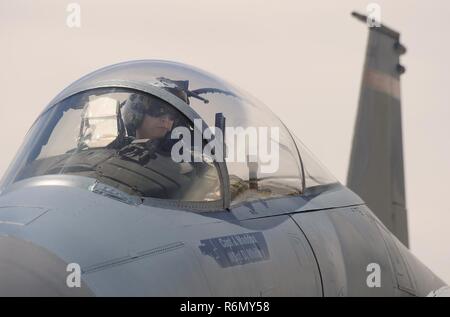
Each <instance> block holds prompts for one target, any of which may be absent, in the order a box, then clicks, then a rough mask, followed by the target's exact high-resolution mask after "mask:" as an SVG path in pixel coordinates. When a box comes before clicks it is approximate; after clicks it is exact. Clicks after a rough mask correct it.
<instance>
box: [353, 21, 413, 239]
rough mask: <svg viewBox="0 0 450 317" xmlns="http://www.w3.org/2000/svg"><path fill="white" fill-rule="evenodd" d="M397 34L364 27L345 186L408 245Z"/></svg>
mask: <svg viewBox="0 0 450 317" xmlns="http://www.w3.org/2000/svg"><path fill="white" fill-rule="evenodd" d="M356 17H357V18H359V19H363V18H364V17H363V16H361V15H356ZM363 20H364V19H363ZM364 21H365V20H364ZM399 38H400V35H399V34H398V33H397V32H395V31H393V30H391V29H389V28H387V27H386V26H382V27H381V28H377V27H372V28H370V29H369V40H368V43H367V52H366V61H365V64H364V72H363V79H362V84H361V94H360V98H359V105H358V114H357V119H356V124H355V130H354V137H353V147H352V152H351V158H350V165H349V170H348V178H347V184H348V187H349V188H350V189H351V190H353V191H354V192H355V193H357V194H358V195H359V196H360V197H361V198H362V199H363V200H364V201H365V202H366V203H367V205H368V206H369V207H370V208H371V209H372V210H373V212H374V213H375V214H376V215H377V216H378V218H380V220H381V221H382V222H383V223H384V224H385V225H386V226H387V227H388V228H389V230H390V231H391V232H393V233H394V234H395V235H396V236H397V238H399V240H400V241H402V243H403V244H404V245H406V246H408V227H407V215H406V198H405V183H404V167H403V141H402V120H401V118H402V117H401V104H400V75H401V72H399V66H398V65H399V55H400V54H402V53H404V52H405V49H404V48H403V46H402V45H401V44H400V43H399Z"/></svg>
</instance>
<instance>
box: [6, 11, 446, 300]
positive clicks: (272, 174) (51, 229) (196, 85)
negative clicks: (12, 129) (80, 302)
mask: <svg viewBox="0 0 450 317" xmlns="http://www.w3.org/2000/svg"><path fill="white" fill-rule="evenodd" d="M355 16H356V17H358V18H359V19H362V20H364V21H365V19H366V17H364V16H361V15H358V14H355ZM399 38H400V35H399V33H397V32H396V31H393V30H392V29H390V28H388V27H386V26H380V27H373V28H370V29H369V41H368V46H367V53H366V62H365V66H364V75H363V80H362V87H361V97H360V101H359V108H358V116H357V122H356V126H355V135H354V141H353V149H352V154H351V162H350V168H349V178H348V187H346V186H345V185H343V184H341V183H339V182H338V181H337V180H336V179H335V178H334V177H333V176H332V175H331V174H330V173H329V172H328V171H327V170H326V169H325V168H324V167H323V166H322V165H321V164H320V163H319V162H318V160H317V159H316V158H315V157H314V156H313V155H312V154H311V153H310V152H309V151H308V150H307V149H306V147H305V146H304V145H303V144H302V143H301V142H300V140H299V139H298V138H297V137H295V136H294V134H293V133H292V132H291V131H290V130H289V129H288V128H287V127H286V126H285V125H284V124H283V123H282V122H281V121H280V120H279V119H278V118H277V116H276V115H275V114H274V113H273V112H271V111H270V110H269V108H267V107H265V106H264V105H263V104H262V103H260V102H259V101H257V100H256V99H255V98H253V97H251V96H250V95H249V94H247V93H245V92H243V91H242V90H240V89H238V88H236V87H235V86H233V85H231V84H229V83H227V82H225V81H224V80H222V79H219V78H217V77H216V76H213V75H211V74H209V73H207V72H205V71H203V70H200V69H197V68H194V67H191V66H188V65H184V64H180V63H174V62H168V61H160V60H140V61H131V62H124V63H120V64H116V65H112V66H108V67H105V68H102V69H100V70H97V71H94V72H93V73H90V74H88V75H86V76H84V77H82V78H81V79H79V80H78V81H76V82H74V83H73V84H71V85H70V86H69V87H67V88H66V89H64V90H63V91H62V92H61V93H60V94H58V95H57V96H56V97H55V98H54V99H53V100H52V101H51V102H50V103H49V105H48V106H47V107H46V108H45V110H44V111H43V112H42V113H41V115H40V116H39V117H38V118H37V120H36V121H35V122H34V124H33V125H32V127H31V129H30V130H29V132H28V133H27V135H26V137H25V141H24V143H23V145H22V147H21V148H20V149H19V151H18V154H17V156H16V157H15V159H14V160H13V162H12V164H11V165H10V167H9V169H8V171H7V172H6V174H5V176H4V177H3V179H2V181H1V184H0V189H1V195H0V295H2V296H13V295H18V296H190V297H192V296H426V295H429V294H431V295H432V296H441V295H443V294H444V293H445V287H446V285H445V283H444V282H443V281H442V280H441V279H440V278H438V277H437V276H436V275H435V274H434V273H433V272H431V271H430V270H429V269H428V268H427V267H426V266H425V265H423V264H422V263H421V262H420V261H419V260H418V259H417V258H416V257H414V255H413V254H412V253H411V252H410V251H409V250H408V248H407V246H408V234H407V224H406V206H405V193H404V176H403V157H402V133H401V112H400V75H401V74H402V73H403V72H404V67H403V66H401V65H400V64H399V56H400V55H401V54H402V53H404V52H405V48H404V46H403V45H402V44H400V42H399Z"/></svg>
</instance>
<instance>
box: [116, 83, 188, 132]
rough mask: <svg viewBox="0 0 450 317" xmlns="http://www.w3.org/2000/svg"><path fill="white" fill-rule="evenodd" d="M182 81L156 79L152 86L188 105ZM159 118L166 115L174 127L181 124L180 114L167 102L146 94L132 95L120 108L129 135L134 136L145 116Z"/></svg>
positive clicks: (181, 117)
mask: <svg viewBox="0 0 450 317" xmlns="http://www.w3.org/2000/svg"><path fill="white" fill-rule="evenodd" d="M183 83H185V82H184V81H172V80H170V79H166V78H157V80H156V81H154V82H151V84H152V85H154V86H157V87H159V88H162V89H164V90H166V91H168V92H170V93H171V94H173V95H175V96H176V97H178V98H180V99H182V100H183V101H184V102H186V103H187V104H189V98H188V96H187V92H186V90H187V87H186V89H185V87H183V86H182V85H183ZM146 114H147V115H150V116H152V117H161V116H164V115H168V117H169V118H170V119H171V120H173V121H174V126H177V125H179V124H181V123H182V121H183V120H182V119H183V116H182V114H181V113H180V112H179V111H178V110H177V109H176V108H175V107H174V106H172V105H171V104H169V103H168V102H166V101H164V100H162V99H160V98H158V97H156V96H153V95H150V94H146V93H133V94H131V95H130V96H129V98H128V99H127V100H126V101H125V103H124V105H123V107H122V117H123V120H124V123H125V126H126V128H127V131H128V133H129V134H130V135H134V134H135V131H136V129H138V128H139V127H140V125H141V124H142V122H143V120H144V116H145V115H146Z"/></svg>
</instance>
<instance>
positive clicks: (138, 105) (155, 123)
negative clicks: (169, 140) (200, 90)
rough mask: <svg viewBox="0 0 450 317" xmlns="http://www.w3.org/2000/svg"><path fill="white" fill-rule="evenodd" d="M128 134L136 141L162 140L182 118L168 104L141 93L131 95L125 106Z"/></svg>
mask: <svg viewBox="0 0 450 317" xmlns="http://www.w3.org/2000/svg"><path fill="white" fill-rule="evenodd" d="M122 113H123V118H124V123H125V126H126V128H127V130H128V133H129V134H130V135H132V136H134V137H136V139H150V140H160V139H162V138H164V137H165V136H166V135H167V133H168V132H170V131H171V130H172V128H173V126H174V122H175V121H176V119H177V118H178V117H179V116H181V115H180V114H178V113H177V110H176V109H174V108H173V107H172V106H171V105H169V104H168V103H167V102H165V101H163V100H161V99H159V98H157V97H154V96H152V95H145V94H140V93H134V94H131V95H130V97H129V98H128V100H127V101H126V102H125V104H124V106H123V111H122Z"/></svg>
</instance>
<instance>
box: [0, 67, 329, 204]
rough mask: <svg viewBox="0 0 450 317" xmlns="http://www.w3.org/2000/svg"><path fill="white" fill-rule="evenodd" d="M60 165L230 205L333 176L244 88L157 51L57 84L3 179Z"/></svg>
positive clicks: (160, 193) (125, 186)
mask: <svg viewBox="0 0 450 317" xmlns="http://www.w3.org/2000/svg"><path fill="white" fill-rule="evenodd" d="M215 127H216V128H215ZM224 127H225V129H223V128H224ZM219 128H220V129H219ZM223 132H224V133H223ZM222 145H224V147H221V146H222ZM221 158H222V159H224V160H221ZM54 174H71V175H78V176H84V177H89V178H94V179H96V180H97V181H98V182H101V183H105V184H107V185H109V186H112V187H115V188H116V189H118V190H120V191H123V192H126V193H128V194H130V195H137V196H141V197H151V198H159V199H166V200H175V201H185V202H218V201H223V200H226V199H228V200H229V202H231V204H232V205H235V204H238V203H240V202H245V201H251V200H255V199H267V198H275V197H283V196H290V195H304V194H305V193H307V192H308V191H310V190H312V189H314V190H316V189H317V188H319V189H320V187H321V186H324V185H329V184H333V183H337V181H336V180H335V179H334V178H333V177H332V176H331V175H330V174H329V173H328V172H327V171H326V170H325V169H324V168H323V167H322V166H321V165H320V164H319V163H318V162H317V160H316V159H314V158H313V157H312V155H311V154H310V153H309V152H308V151H307V150H306V148H305V147H304V146H303V145H302V144H301V142H300V141H299V140H298V139H297V138H295V137H294V136H293V135H292V133H290V131H289V130H288V129H287V128H286V127H285V126H284V125H283V123H282V122H281V121H280V120H279V119H278V118H277V117H276V116H275V115H274V114H273V113H272V112H271V111H270V110H269V109H268V108H267V107H265V106H264V105H262V104H261V103H260V102H258V101H257V100H255V99H254V98H252V97H251V96H249V95H248V94H247V93H244V92H243V91H241V90H239V89H237V88H235V87H233V86H232V85H230V84H228V83H226V82H224V81H223V80H220V79H218V78H216V77H215V76H212V75H210V74H208V73H206V72H204V71H201V70H198V69H196V68H193V67H190V66H186V65H183V64H179V63H172V62H166V61H152V60H145V61H134V62H126V63H121V64H117V65H113V66H109V67H106V68H103V69H100V70H98V71H96V72H93V73H91V74H89V75H87V76H85V77H83V78H81V79H80V80H78V81H76V82H75V83H73V84H72V85H70V86H69V87H68V88H66V89H65V90H64V91H63V92H61V93H60V94H59V95H58V96H57V97H56V98H55V99H54V100H53V101H52V102H51V103H50V104H49V106H48V107H47V109H46V110H45V111H44V113H43V114H42V115H41V116H40V117H39V118H38V119H37V121H36V122H35V123H34V125H33V127H32V129H30V131H29V133H28V134H27V137H26V141H25V143H24V145H23V146H22V148H21V150H20V151H19V153H18V155H17V158H16V159H15V161H14V162H13V164H12V166H11V167H10V169H9V171H8V172H7V174H6V176H5V177H4V179H3V181H2V188H5V187H7V186H9V185H10V184H12V183H15V182H19V181H21V180H24V179H28V178H31V177H37V176H43V175H54Z"/></svg>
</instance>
